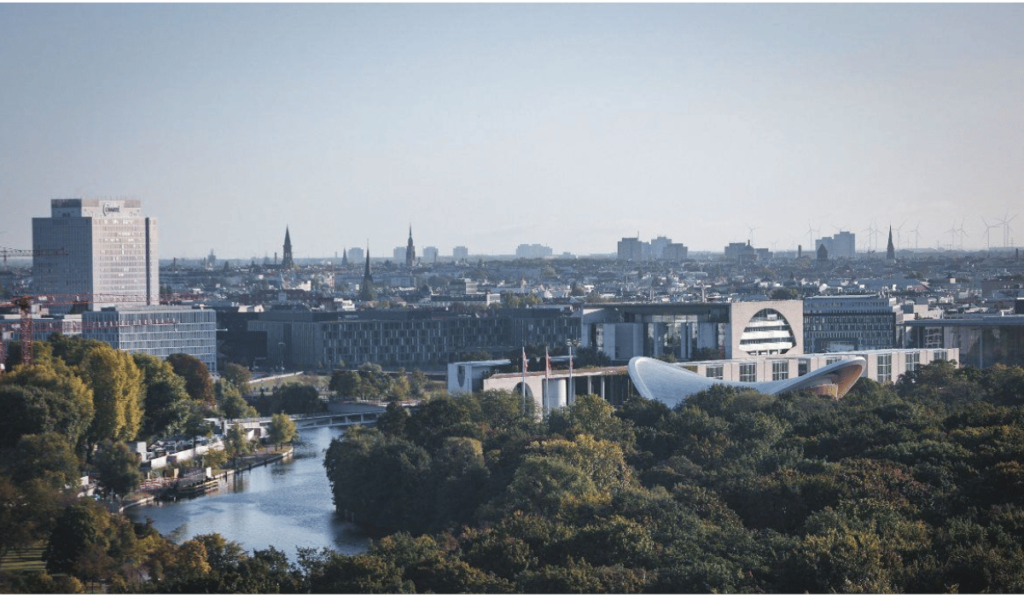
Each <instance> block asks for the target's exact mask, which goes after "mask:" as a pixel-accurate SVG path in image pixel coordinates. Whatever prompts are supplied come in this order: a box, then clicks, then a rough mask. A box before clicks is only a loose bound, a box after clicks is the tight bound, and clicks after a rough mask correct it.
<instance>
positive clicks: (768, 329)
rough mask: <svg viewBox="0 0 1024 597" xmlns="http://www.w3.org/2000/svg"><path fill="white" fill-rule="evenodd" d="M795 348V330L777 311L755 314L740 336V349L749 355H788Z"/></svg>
mask: <svg viewBox="0 0 1024 597" xmlns="http://www.w3.org/2000/svg"><path fill="white" fill-rule="evenodd" d="M794 346H796V339H795V338H794V337H793V328H791V327H790V325H789V322H788V321H786V318H785V316H783V315H782V313H779V312H778V311H776V310H775V309H761V310H760V311H758V312H757V313H756V314H754V316H753V317H751V318H750V321H748V322H747V326H746V327H745V328H743V335H742V336H740V349H742V350H743V351H744V352H746V353H747V354H786V353H787V352H789V349H790V348H793V347H794Z"/></svg>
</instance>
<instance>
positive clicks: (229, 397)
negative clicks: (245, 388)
mask: <svg viewBox="0 0 1024 597" xmlns="http://www.w3.org/2000/svg"><path fill="white" fill-rule="evenodd" d="M214 392H215V393H216V395H217V408H219V409H220V411H221V412H222V413H223V414H224V418H227V419H251V418H254V417H258V416H259V414H260V413H259V411H257V410H256V409H255V408H253V407H252V406H251V405H250V404H249V403H248V402H246V401H245V398H243V397H242V393H241V392H239V391H238V388H236V387H235V385H234V384H232V383H231V382H230V381H228V380H227V379H220V380H217V383H216V384H215V385H214Z"/></svg>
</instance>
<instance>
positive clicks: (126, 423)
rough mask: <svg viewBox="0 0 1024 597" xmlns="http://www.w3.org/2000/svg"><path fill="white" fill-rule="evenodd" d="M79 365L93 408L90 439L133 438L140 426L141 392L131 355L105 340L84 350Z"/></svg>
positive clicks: (140, 377) (93, 442)
mask: <svg viewBox="0 0 1024 597" xmlns="http://www.w3.org/2000/svg"><path fill="white" fill-rule="evenodd" d="M80 368H81V370H82V374H83V376H84V377H85V378H86V381H87V382H88V384H89V387H91V388H92V392H93V404H94V405H95V408H96V414H95V416H94V417H93V421H92V425H91V426H90V428H89V439H90V442H91V443H92V444H93V445H95V444H97V443H99V442H101V441H103V440H105V439H110V440H121V441H129V440H133V439H135V438H136V436H137V435H138V433H139V430H140V429H141V426H142V414H143V408H144V403H143V401H144V398H145V396H144V388H143V385H142V372H141V371H140V370H139V368H138V367H137V366H136V365H135V361H134V360H133V359H132V357H131V355H129V354H128V353H126V352H122V351H120V350H115V349H113V348H111V347H110V346H109V345H106V344H104V345H102V346H96V347H93V348H91V349H90V350H89V351H88V352H87V353H86V355H85V357H84V358H83V359H82V363H81V365H80Z"/></svg>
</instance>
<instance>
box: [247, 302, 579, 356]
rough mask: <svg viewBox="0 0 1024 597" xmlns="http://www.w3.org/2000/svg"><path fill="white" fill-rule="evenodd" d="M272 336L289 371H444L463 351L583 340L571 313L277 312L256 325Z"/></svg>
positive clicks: (270, 351) (274, 350)
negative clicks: (374, 367) (366, 366)
mask: <svg viewBox="0 0 1024 597" xmlns="http://www.w3.org/2000/svg"><path fill="white" fill-rule="evenodd" d="M248 325H249V330H250V331H254V332H265V333H266V342H267V359H268V361H269V363H270V364H271V365H282V366H284V367H286V368H296V367H314V368H334V367H340V366H348V367H358V366H359V365H362V364H363V363H378V364H380V365H382V366H385V367H405V368H407V369H410V368H414V367H419V368H424V369H427V368H438V367H442V366H444V365H446V364H447V363H449V362H451V361H453V360H458V358H459V355H460V353H463V352H489V353H491V354H494V355H499V354H505V353H508V352H510V351H514V350H518V349H520V348H522V347H523V346H526V345H529V344H548V345H550V346H559V347H561V346H564V345H565V342H566V340H567V339H571V338H579V337H580V317H579V315H578V314H574V313H573V312H572V311H571V310H569V309H496V310H493V311H487V312H484V313H472V314H468V313H457V312H452V311H447V310H443V309H416V310H411V309H410V310H397V309H382V310H367V311H358V312H354V313H336V312H318V311H310V310H308V309H302V308H300V309H273V310H271V311H267V312H265V313H261V314H260V315H259V319H257V320H255V321H250V322H249V324H248Z"/></svg>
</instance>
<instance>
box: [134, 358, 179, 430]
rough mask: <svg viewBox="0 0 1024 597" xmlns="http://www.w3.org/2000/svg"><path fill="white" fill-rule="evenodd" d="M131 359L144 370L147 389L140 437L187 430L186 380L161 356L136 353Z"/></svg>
mask: <svg viewBox="0 0 1024 597" xmlns="http://www.w3.org/2000/svg"><path fill="white" fill-rule="evenodd" d="M132 359H133V360H134V361H135V365H136V366H137V367H138V368H139V370H140V371H141V372H142V384H143V387H144V388H145V397H144V399H143V401H144V405H145V406H144V412H143V415H144V416H143V423H142V429H141V430H140V435H141V437H148V438H152V437H159V436H165V435H177V434H180V433H184V431H185V428H186V427H187V425H188V419H189V413H190V404H189V400H190V397H189V395H188V391H187V390H186V388H185V380H184V379H183V378H182V377H181V376H180V375H178V374H177V373H175V372H174V368H173V367H171V365H170V363H168V362H167V361H164V360H162V359H160V358H158V357H155V356H152V355H148V354H144V353H137V354H134V355H132Z"/></svg>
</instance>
